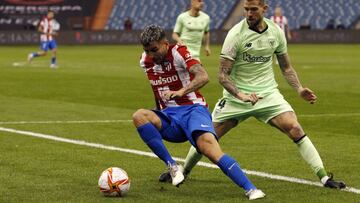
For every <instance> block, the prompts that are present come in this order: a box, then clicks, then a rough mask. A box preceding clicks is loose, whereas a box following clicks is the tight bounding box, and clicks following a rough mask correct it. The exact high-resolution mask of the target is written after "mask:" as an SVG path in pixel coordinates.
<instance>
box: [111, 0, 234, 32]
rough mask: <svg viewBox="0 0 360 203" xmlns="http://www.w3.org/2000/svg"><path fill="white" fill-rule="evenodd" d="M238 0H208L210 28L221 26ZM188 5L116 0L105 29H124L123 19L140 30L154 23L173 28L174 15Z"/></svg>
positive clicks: (179, 0) (184, 0)
mask: <svg viewBox="0 0 360 203" xmlns="http://www.w3.org/2000/svg"><path fill="white" fill-rule="evenodd" d="M238 2H239V0H226V1H222V0H209V1H206V3H205V6H204V11H205V12H206V13H208V14H209V15H210V18H211V25H210V28H211V29H219V28H221V26H222V24H223V22H224V20H226V18H227V17H228V15H230V13H231V10H232V8H233V7H234V6H235V5H236V4H237V3H238ZM188 7H189V0H117V1H116V3H115V5H114V8H113V10H112V13H111V15H110V18H109V20H108V23H107V25H106V27H105V29H107V30H122V29H124V26H123V25H124V20H125V18H127V17H129V18H130V19H131V20H132V21H133V29H135V30H140V29H143V28H144V27H145V26H146V25H148V24H151V23H156V24H158V25H160V26H162V27H164V28H165V29H173V26H174V25H175V21H176V17H177V16H178V15H179V14H180V13H181V12H182V11H185V10H186V9H187V8H188Z"/></svg>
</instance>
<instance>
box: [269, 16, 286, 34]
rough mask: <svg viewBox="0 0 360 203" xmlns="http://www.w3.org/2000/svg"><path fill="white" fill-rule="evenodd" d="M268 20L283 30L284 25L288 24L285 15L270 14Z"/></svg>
mask: <svg viewBox="0 0 360 203" xmlns="http://www.w3.org/2000/svg"><path fill="white" fill-rule="evenodd" d="M270 20H272V21H273V22H274V23H276V24H277V25H278V26H280V28H281V29H282V30H283V31H285V27H286V26H287V25H288V20H287V18H286V17H285V16H271V17H270Z"/></svg>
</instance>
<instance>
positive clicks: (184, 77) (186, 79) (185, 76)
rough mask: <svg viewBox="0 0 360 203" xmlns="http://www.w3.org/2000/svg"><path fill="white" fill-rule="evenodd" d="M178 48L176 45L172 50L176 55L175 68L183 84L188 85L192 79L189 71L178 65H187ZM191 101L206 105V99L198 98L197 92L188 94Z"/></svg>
mask: <svg viewBox="0 0 360 203" xmlns="http://www.w3.org/2000/svg"><path fill="white" fill-rule="evenodd" d="M177 49H178V45H176V46H174V47H173V49H172V50H171V51H172V55H173V56H174V66H175V69H176V71H177V73H178V75H179V77H180V81H181V83H182V86H183V87H185V86H187V85H188V84H189V83H190V82H191V81H190V74H189V71H187V70H185V71H184V69H183V68H181V67H178V65H180V64H181V66H182V67H186V63H185V60H184V58H183V57H182V56H181V55H180V53H179V52H178V51H177ZM186 96H187V97H188V98H189V100H190V101H192V102H193V103H194V104H201V105H204V106H206V102H205V101H204V100H205V99H203V98H198V97H197V96H196V94H195V92H190V93H188V94H187V95H186Z"/></svg>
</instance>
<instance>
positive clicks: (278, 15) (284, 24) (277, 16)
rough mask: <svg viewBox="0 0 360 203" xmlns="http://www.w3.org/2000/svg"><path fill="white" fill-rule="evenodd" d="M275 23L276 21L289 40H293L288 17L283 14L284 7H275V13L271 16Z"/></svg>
mask: <svg viewBox="0 0 360 203" xmlns="http://www.w3.org/2000/svg"><path fill="white" fill-rule="evenodd" d="M270 20H272V21H273V22H274V23H276V24H277V25H278V26H280V28H281V29H282V30H283V31H284V33H285V34H286V37H287V39H288V40H291V31H290V28H289V23H288V19H287V18H286V16H284V15H283V14H282V9H281V7H280V6H276V7H275V11H274V15H273V16H271V17H270Z"/></svg>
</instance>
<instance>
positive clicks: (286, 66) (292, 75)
mask: <svg viewBox="0 0 360 203" xmlns="http://www.w3.org/2000/svg"><path fill="white" fill-rule="evenodd" d="M277 59H278V61H279V65H280V68H281V72H282V74H283V75H284V77H285V79H286V81H287V82H288V83H289V84H290V86H291V87H293V88H294V89H295V90H296V91H297V92H298V94H299V95H300V96H301V97H302V98H303V99H305V100H306V101H308V102H310V103H311V104H313V103H315V102H316V99H317V97H316V95H315V93H314V92H313V91H312V90H311V89H309V88H307V87H303V86H302V85H301V83H300V81H299V78H298V76H297V74H296V71H295V70H294V68H293V67H292V65H291V62H290V58H289V55H288V54H287V53H286V54H282V55H277Z"/></svg>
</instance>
